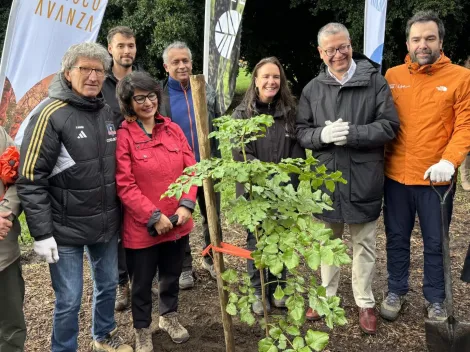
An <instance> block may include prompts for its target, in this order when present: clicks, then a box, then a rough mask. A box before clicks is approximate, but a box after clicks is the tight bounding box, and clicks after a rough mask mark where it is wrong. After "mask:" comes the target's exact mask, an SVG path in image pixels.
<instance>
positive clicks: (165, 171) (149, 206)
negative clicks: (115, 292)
mask: <svg viewBox="0 0 470 352" xmlns="http://www.w3.org/2000/svg"><path fill="white" fill-rule="evenodd" d="M116 92H117V95H118V99H119V104H120V106H121V111H122V113H123V115H124V116H125V117H126V121H124V122H123V123H122V125H121V128H120V129H119V130H118V131H117V147H116V158H117V170H116V183H117V190H118V195H119V197H120V198H121V201H122V204H123V209H124V214H123V217H124V218H123V228H122V241H123V246H124V248H126V257H127V265H128V267H129V272H130V273H132V318H133V322H134V328H135V329H136V351H145V352H151V351H153V347H152V337H151V330H150V323H151V321H152V318H151V311H152V293H151V287H152V279H153V277H154V276H155V273H156V271H157V268H158V277H159V283H158V286H159V313H160V320H159V327H160V329H162V330H164V331H166V332H168V334H169V335H170V337H171V339H172V340H173V341H174V342H176V343H182V342H185V341H187V340H188V338H189V334H188V331H187V330H186V329H185V328H184V327H183V326H181V324H180V323H179V322H178V318H177V313H176V312H177V308H178V293H179V285H178V280H179V276H180V274H181V270H182V263H183V257H184V249H185V246H186V245H187V242H188V241H189V236H188V235H189V233H190V232H191V229H192V228H193V220H192V218H191V213H192V211H193V209H194V205H195V201H196V192H197V187H193V188H191V190H190V192H189V193H188V194H183V196H182V197H181V199H176V198H163V199H160V197H161V195H162V194H163V193H164V192H165V191H166V190H167V189H168V186H169V185H170V184H171V183H173V182H174V181H175V180H176V179H177V178H178V177H179V176H180V175H181V174H182V172H183V170H184V169H185V168H186V167H187V166H191V165H194V164H195V163H196V160H195V159H194V155H193V153H192V151H191V149H190V148H189V145H188V143H187V141H186V137H185V136H184V134H183V131H182V130H181V129H180V127H179V126H178V125H176V124H175V123H173V122H171V120H170V119H169V118H167V117H163V116H161V115H160V114H159V113H158V108H159V105H160V100H161V99H160V97H161V88H160V86H159V84H158V82H157V81H155V80H154V79H153V78H152V77H150V76H149V75H148V74H146V73H143V72H132V73H131V74H129V75H128V76H126V77H125V78H123V79H122V80H121V81H120V82H119V84H118V86H117V89H116ZM108 133H109V137H110V139H111V138H113V137H114V135H115V131H111V130H110V131H108ZM173 215H177V220H175V219H174V218H176V216H173ZM172 220H173V224H172Z"/></svg>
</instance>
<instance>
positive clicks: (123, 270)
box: [118, 240, 130, 286]
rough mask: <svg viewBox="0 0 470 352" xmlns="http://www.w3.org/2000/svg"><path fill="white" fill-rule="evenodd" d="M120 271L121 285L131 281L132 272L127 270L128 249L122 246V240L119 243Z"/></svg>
mask: <svg viewBox="0 0 470 352" xmlns="http://www.w3.org/2000/svg"><path fill="white" fill-rule="evenodd" d="M118 272H119V285H120V286H122V285H126V284H127V283H128V282H129V277H130V274H129V272H128V271H127V263H126V250H125V249H124V247H123V246H122V240H119V243H118Z"/></svg>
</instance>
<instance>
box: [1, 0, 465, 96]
mask: <svg viewBox="0 0 470 352" xmlns="http://www.w3.org/2000/svg"><path fill="white" fill-rule="evenodd" d="M11 3H12V1H11V0H3V1H0V45H3V40H4V34H5V30H6V25H7V19H8V14H9V11H10V6H11ZM204 3H205V0H185V1H181V0H109V1H108V7H107V9H106V13H105V17H104V20H103V24H102V27H101V30H100V35H99V38H98V41H99V42H101V43H103V44H106V33H107V31H108V30H109V28H111V27H112V26H115V25H127V26H130V27H131V28H133V29H134V30H135V31H136V36H137V47H138V53H137V61H138V62H139V63H140V64H142V66H143V67H144V69H146V70H147V71H149V72H150V73H151V74H153V75H155V76H156V77H159V78H163V77H164V76H165V71H164V69H163V62H162V59H161V55H162V52H163V49H164V48H165V46H166V45H168V44H169V43H171V42H172V41H174V40H183V41H186V42H187V43H188V45H189V47H190V48H191V50H192V51H193V60H194V65H193V66H194V67H193V68H194V72H195V73H200V72H201V71H202V51H203V37H204ZM426 9H431V10H434V11H437V12H438V13H439V14H440V16H441V17H442V19H443V21H444V24H445V26H446V37H445V38H444V52H445V53H446V55H447V56H449V57H450V58H451V59H452V61H453V62H456V63H462V62H463V61H464V60H465V59H466V58H467V57H468V55H470V41H469V40H468V33H470V21H469V16H470V0H447V1H440V0H393V1H388V8H387V26H386V33H385V49H384V61H383V69H384V71H385V70H386V69H387V68H388V67H390V66H394V65H398V64H400V63H402V62H403V60H404V58H405V55H406V46H405V39H406V38H405V26H406V21H407V20H408V19H409V18H410V17H411V16H412V14H413V13H414V12H416V11H418V10H426ZM331 21H336V22H341V23H343V24H345V25H346V26H347V27H348V28H349V30H350V34H351V39H352V43H353V48H354V50H355V51H357V52H362V49H363V38H364V31H363V26H364V0H336V1H330V0H247V2H246V6H245V11H244V15H243V35H242V42H241V43H242V47H241V56H242V57H243V58H244V59H245V60H246V61H247V62H248V70H249V71H251V70H252V68H253V66H254V65H255V64H256V63H257V62H258V61H259V60H260V59H261V58H263V57H266V56H272V55H274V56H277V57H278V58H279V60H280V61H281V62H282V64H283V65H284V67H285V71H286V74H287V76H288V78H289V80H290V82H291V83H292V87H293V91H294V93H295V94H300V92H301V90H302V88H303V87H304V86H305V84H306V83H307V82H308V81H309V80H310V79H312V78H313V77H314V76H316V75H317V73H318V70H319V67H320V64H321V60H320V58H319V55H318V51H317V49H316V47H317V39H316V36H317V33H318V30H319V29H320V27H322V26H323V25H324V24H326V23H328V22H331Z"/></svg>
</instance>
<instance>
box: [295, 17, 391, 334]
mask: <svg viewBox="0 0 470 352" xmlns="http://www.w3.org/2000/svg"><path fill="white" fill-rule="evenodd" d="M318 51H319V53H320V56H321V58H322V59H323V62H324V64H322V67H321V71H320V74H319V75H318V76H317V77H315V78H314V79H313V80H312V81H310V82H309V83H308V84H307V86H305V88H304V89H303V91H302V95H301V97H300V102H299V110H298V114H297V138H298V140H299V142H300V144H301V146H302V147H304V148H306V149H311V150H312V154H313V156H314V157H315V158H316V159H318V160H319V161H320V163H322V164H324V165H325V166H326V167H327V168H328V169H329V171H341V172H342V174H343V178H344V179H346V181H347V184H338V185H337V187H336V189H335V192H334V193H333V194H331V198H332V200H333V208H334V210H332V211H325V212H324V213H323V214H320V215H318V216H317V217H318V218H319V219H320V220H322V221H323V222H324V223H325V225H326V226H327V227H328V228H331V229H332V230H333V236H334V237H335V238H341V237H342V235H343V231H344V225H345V224H348V226H349V232H350V234H351V240H352V243H353V264H352V288H353V293H354V298H355V301H356V304H357V306H358V307H359V324H360V327H361V329H362V330H363V331H364V332H365V333H367V334H374V333H375V332H376V324H377V322H376V317H375V308H374V307H375V300H374V295H373V293H372V287H371V285H372V278H373V273H374V269H375V258H376V255H375V243H376V239H375V238H376V225H377V218H378V217H379V215H380V210H381V206H382V193H383V181H384V170H383V169H384V145H385V144H386V143H387V142H389V141H391V140H392V139H393V138H395V134H396V132H397V131H398V127H399V122H398V116H397V112H396V110H395V107H394V104H393V100H392V96H391V93H390V90H389V87H388V84H387V82H386V81H385V79H384V78H383V77H382V75H381V74H380V69H379V65H377V64H376V63H374V62H372V61H370V60H369V59H368V58H367V57H365V56H363V55H361V54H357V53H353V49H352V47H351V40H350V37H349V32H348V30H347V28H346V27H345V26H343V25H342V24H339V23H329V24H327V25H326V26H324V27H323V28H321V29H320V31H319V33H318ZM321 275H322V284H323V286H325V287H326V293H327V295H328V296H334V295H336V292H337V289H338V285H339V268H338V267H335V266H329V265H322V268H321ZM307 318H309V319H312V320H315V319H319V318H320V316H319V315H318V313H317V312H315V311H314V310H312V309H311V308H310V309H309V310H308V311H307Z"/></svg>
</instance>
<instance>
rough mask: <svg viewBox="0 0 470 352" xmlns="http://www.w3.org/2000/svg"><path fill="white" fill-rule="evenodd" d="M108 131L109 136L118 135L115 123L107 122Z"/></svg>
mask: <svg viewBox="0 0 470 352" xmlns="http://www.w3.org/2000/svg"><path fill="white" fill-rule="evenodd" d="M106 130H107V131H108V136H112V137H114V136H115V135H116V129H115V128H114V123H112V122H108V121H106Z"/></svg>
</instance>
